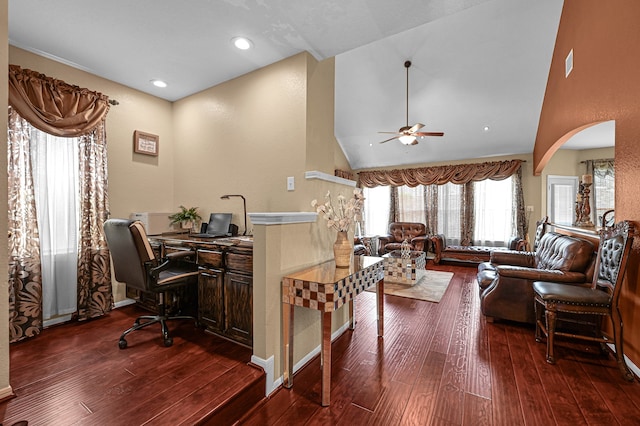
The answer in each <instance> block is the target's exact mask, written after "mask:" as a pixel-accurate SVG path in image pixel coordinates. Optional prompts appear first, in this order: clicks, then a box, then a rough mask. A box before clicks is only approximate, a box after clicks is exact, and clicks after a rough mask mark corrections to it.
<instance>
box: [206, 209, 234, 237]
mask: <svg viewBox="0 0 640 426" xmlns="http://www.w3.org/2000/svg"><path fill="white" fill-rule="evenodd" d="M230 225H231V213H211V215H210V216H209V223H208V224H207V231H206V233H207V234H209V235H215V236H225V235H226V236H228V235H230V233H229V226H230Z"/></svg>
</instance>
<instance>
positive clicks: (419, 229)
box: [379, 222, 429, 254]
mask: <svg viewBox="0 0 640 426" xmlns="http://www.w3.org/2000/svg"><path fill="white" fill-rule="evenodd" d="M404 240H407V242H408V243H409V245H410V246H411V250H412V251H426V250H427V249H428V243H429V238H428V237H427V227H426V225H425V224H424V223H418V222H392V223H390V224H389V234H388V235H381V236H380V237H379V241H380V245H379V250H380V253H379V254H385V253H389V252H392V251H394V250H400V248H401V247H402V242H403V241H404Z"/></svg>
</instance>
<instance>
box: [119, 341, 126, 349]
mask: <svg viewBox="0 0 640 426" xmlns="http://www.w3.org/2000/svg"><path fill="white" fill-rule="evenodd" d="M118 347H119V348H120V349H126V347H127V341H126V340H124V339H120V341H119V342H118Z"/></svg>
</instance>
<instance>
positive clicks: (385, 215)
mask: <svg viewBox="0 0 640 426" xmlns="http://www.w3.org/2000/svg"><path fill="white" fill-rule="evenodd" d="M362 194H363V195H364V209H363V213H362V216H363V219H364V233H365V235H384V234H386V233H387V232H388V230H389V203H390V197H391V187H390V186H376V187H375V188H363V190H362Z"/></svg>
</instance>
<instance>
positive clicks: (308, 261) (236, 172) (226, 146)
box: [174, 53, 352, 376]
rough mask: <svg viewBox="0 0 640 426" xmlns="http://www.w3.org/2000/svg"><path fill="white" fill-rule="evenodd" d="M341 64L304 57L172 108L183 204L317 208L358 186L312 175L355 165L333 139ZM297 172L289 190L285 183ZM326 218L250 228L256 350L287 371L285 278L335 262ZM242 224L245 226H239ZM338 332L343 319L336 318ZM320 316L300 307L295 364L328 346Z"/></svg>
mask: <svg viewBox="0 0 640 426" xmlns="http://www.w3.org/2000/svg"><path fill="white" fill-rule="evenodd" d="M333 82H334V60H333V59H328V60H325V61H321V62H318V61H316V60H315V59H314V58H313V57H312V56H311V55H309V54H308V53H301V54H298V55H295V56H293V57H290V58H287V59H284V60H282V61H280V62H277V63H275V64H272V65H269V66H266V67H264V68H262V69H259V70H256V71H254V72H251V73H248V74H246V75H243V76H240V77H238V78H236V79H233V80H231V81H227V82H225V83H222V84H220V85H218V86H215V87H212V88H209V89H207V90H204V91H202V92H200V93H197V94H194V95H192V96H189V97H186V98H184V99H181V100H179V101H177V102H175V104H174V128H175V140H176V145H177V146H179V147H180V149H178V150H176V158H175V166H176V170H175V182H176V188H179V189H177V190H176V200H175V202H176V204H185V205H196V206H199V207H200V208H201V210H202V211H203V213H204V214H205V215H208V214H209V213H211V212H213V211H225V212H232V213H233V215H234V223H238V224H240V223H242V220H243V219H242V203H241V202H240V200H234V199H231V200H220V196H221V195H224V194H242V195H244V196H245V197H246V199H247V210H248V212H250V213H251V212H301V211H302V212H309V211H313V209H312V207H311V204H310V203H311V200H312V199H314V198H319V199H321V198H322V197H323V196H324V194H326V192H327V191H328V190H331V191H332V192H333V193H336V192H340V193H344V194H345V195H349V193H350V192H351V191H352V188H348V187H345V186H342V185H338V184H333V183H328V182H325V181H319V180H306V179H305V178H304V176H305V172H306V171H312V170H318V171H321V172H324V173H327V174H330V175H333V170H334V168H336V167H338V168H341V169H347V170H348V163H347V161H346V159H345V157H344V155H343V154H342V150H341V149H340V147H339V146H338V144H337V142H336V140H335V138H334V137H333V120H334V116H333V102H334V99H333V93H334V87H333ZM288 176H293V177H294V178H295V190H294V191H287V187H286V179H287V177H288ZM324 225H325V224H324V223H322V222H320V221H319V222H318V223H313V224H310V223H306V224H294V225H269V226H252V225H251V224H249V229H252V228H253V234H254V283H253V289H254V298H253V299H254V355H255V356H257V357H259V358H261V359H263V360H267V359H269V358H270V357H272V356H273V357H274V365H275V368H274V369H275V374H276V376H279V375H281V374H282V360H281V358H280V353H281V329H282V327H281V280H282V277H283V276H284V275H285V274H287V273H290V272H293V271H296V270H298V269H301V268H303V267H305V266H309V265H312V264H315V263H318V262H321V261H325V260H329V259H331V258H332V256H333V254H332V251H331V247H332V244H333V239H334V238H335V232H331V231H329V230H327V228H326V227H325V226H324ZM240 227H241V226H240ZM335 318H336V320H335V322H334V330H335V329H337V328H338V327H340V326H341V325H342V324H344V322H345V320H346V319H345V312H344V310H341V311H340V312H338V313H336V314H335ZM319 330H320V324H319V315H318V313H317V312H312V311H309V310H305V309H301V310H296V327H295V330H294V336H295V337H294V339H295V342H296V343H295V354H294V356H295V361H296V362H297V361H299V360H300V359H301V358H302V357H304V356H305V355H306V354H307V353H309V352H310V351H312V350H313V349H314V348H316V347H317V346H318V345H319V344H320V334H319Z"/></svg>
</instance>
